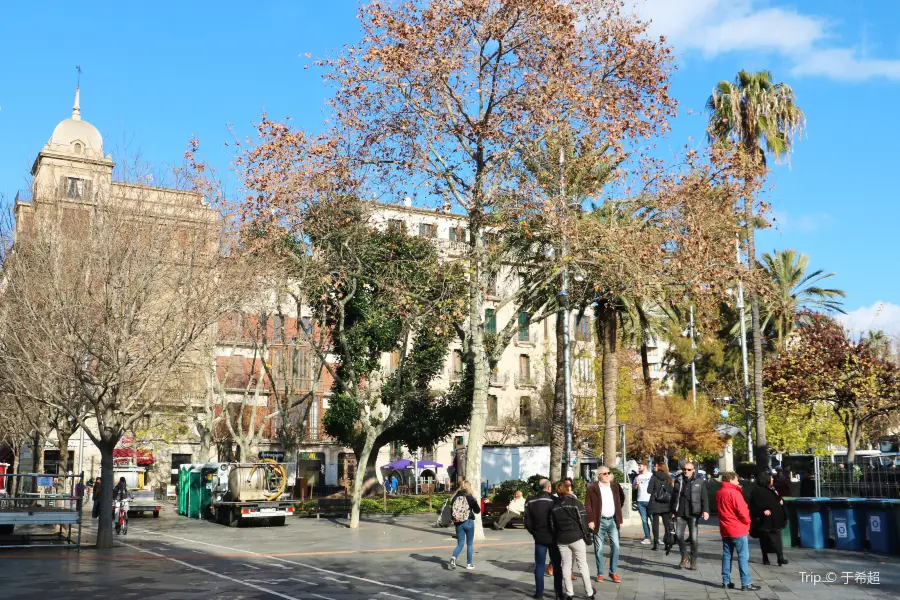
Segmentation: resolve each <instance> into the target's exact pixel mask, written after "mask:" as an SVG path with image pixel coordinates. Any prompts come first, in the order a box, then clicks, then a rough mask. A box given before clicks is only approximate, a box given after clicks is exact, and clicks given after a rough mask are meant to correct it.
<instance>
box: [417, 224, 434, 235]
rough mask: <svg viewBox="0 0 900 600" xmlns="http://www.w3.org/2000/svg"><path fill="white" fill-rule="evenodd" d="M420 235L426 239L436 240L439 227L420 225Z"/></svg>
mask: <svg viewBox="0 0 900 600" xmlns="http://www.w3.org/2000/svg"><path fill="white" fill-rule="evenodd" d="M419 235H421V236H422V237H426V238H436V237H437V225H435V224H434V223H419Z"/></svg>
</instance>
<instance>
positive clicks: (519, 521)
mask: <svg viewBox="0 0 900 600" xmlns="http://www.w3.org/2000/svg"><path fill="white" fill-rule="evenodd" d="M505 512H506V507H505V506H494V505H493V504H492V503H491V502H485V503H484V514H482V515H481V521H482V522H483V523H484V524H485V525H491V526H492V527H493V525H494V523H495V522H496V521H498V520H499V519H500V516H501V515H502V514H503V513H505ZM514 525H521V526H522V527H525V517H524V516H522V517H514V518H513V519H511V520H510V521H509V522H508V523H507V524H506V527H507V528H509V527H512V526H514Z"/></svg>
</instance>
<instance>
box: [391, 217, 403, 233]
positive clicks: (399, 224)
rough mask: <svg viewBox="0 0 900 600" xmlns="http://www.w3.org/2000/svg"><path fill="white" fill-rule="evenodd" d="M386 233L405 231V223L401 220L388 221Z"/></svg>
mask: <svg viewBox="0 0 900 600" xmlns="http://www.w3.org/2000/svg"><path fill="white" fill-rule="evenodd" d="M387 228H388V231H406V223H405V222H404V221H402V220H401V219H388V222H387Z"/></svg>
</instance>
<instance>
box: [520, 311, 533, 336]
mask: <svg viewBox="0 0 900 600" xmlns="http://www.w3.org/2000/svg"><path fill="white" fill-rule="evenodd" d="M530 324H531V319H530V318H529V317H528V313H527V312H525V311H519V341H520V342H528V341H531V338H530V337H529V336H528V326H529V325H530Z"/></svg>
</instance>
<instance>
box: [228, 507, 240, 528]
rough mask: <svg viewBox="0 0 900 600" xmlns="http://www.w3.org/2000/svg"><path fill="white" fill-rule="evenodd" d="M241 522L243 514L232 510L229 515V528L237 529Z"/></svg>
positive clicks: (234, 509)
mask: <svg viewBox="0 0 900 600" xmlns="http://www.w3.org/2000/svg"><path fill="white" fill-rule="evenodd" d="M240 522H241V513H239V512H238V509H236V508H232V509H231V511H230V512H229V513H228V526H229V527H237V526H238V525H239V524H240Z"/></svg>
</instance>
